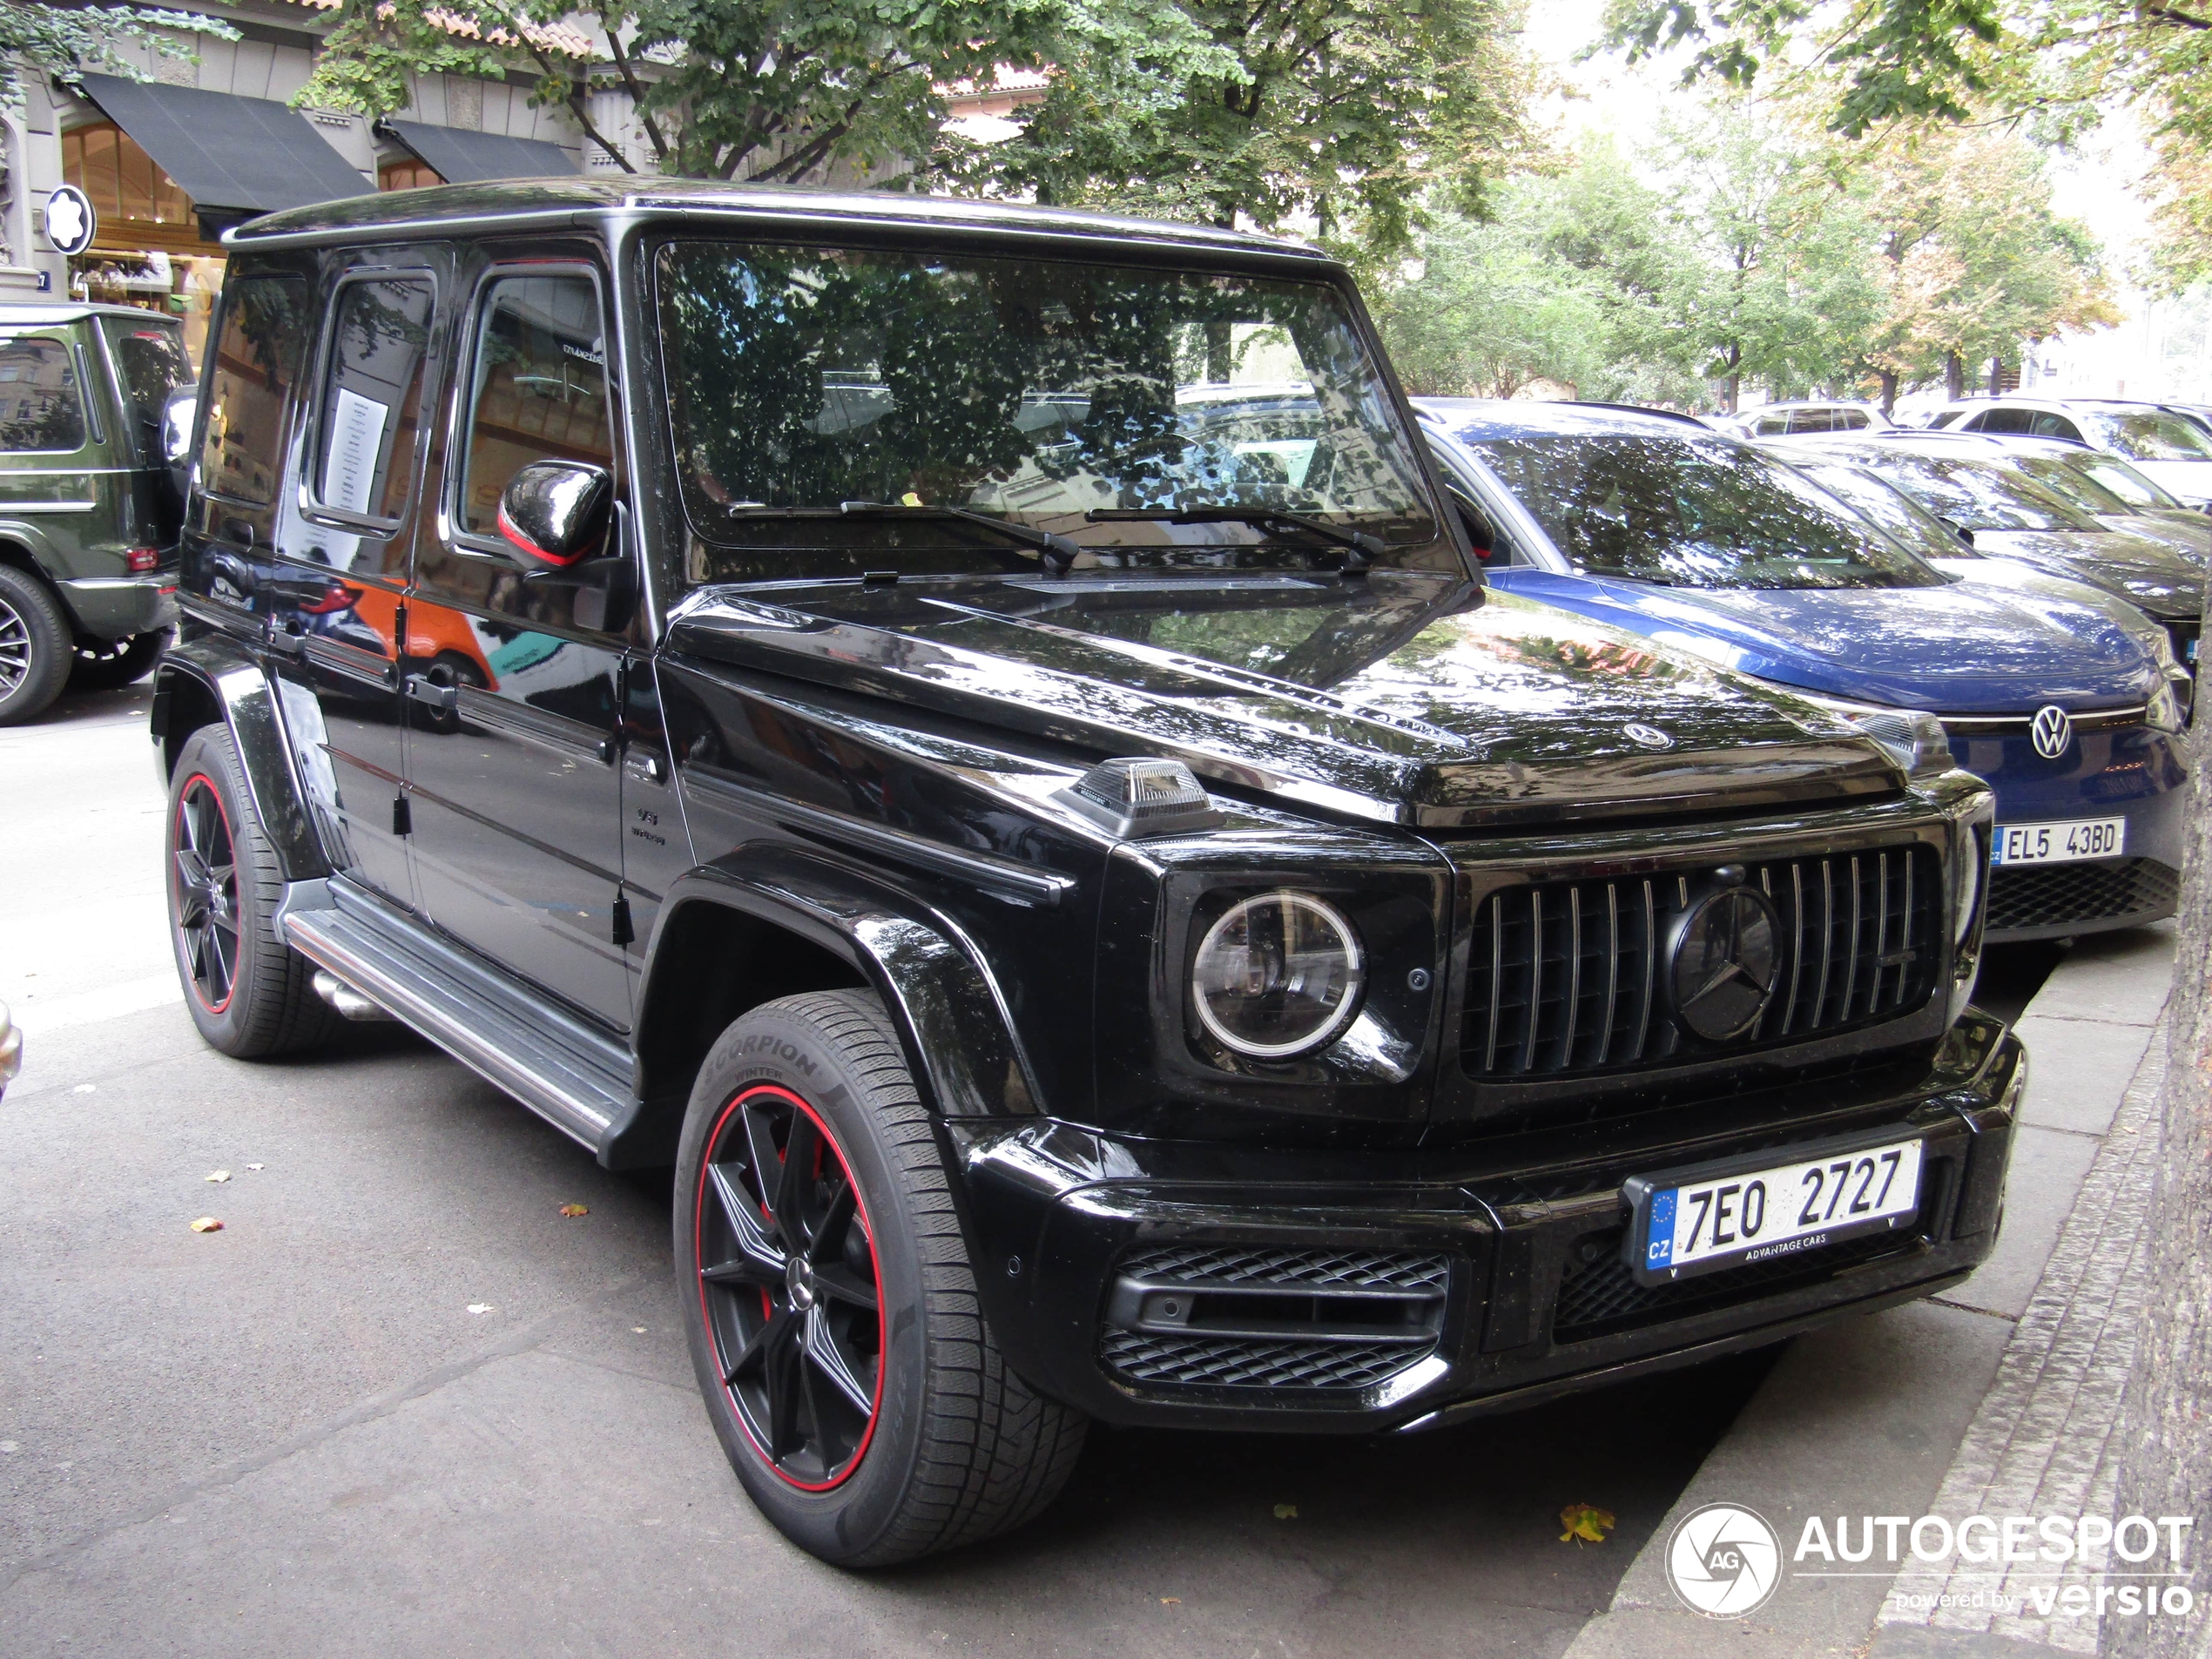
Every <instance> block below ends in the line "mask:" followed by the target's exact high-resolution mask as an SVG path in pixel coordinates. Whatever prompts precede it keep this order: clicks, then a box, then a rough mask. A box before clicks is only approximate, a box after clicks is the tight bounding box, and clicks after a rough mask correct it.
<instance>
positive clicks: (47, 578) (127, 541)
mask: <svg viewBox="0 0 2212 1659" xmlns="http://www.w3.org/2000/svg"><path fill="white" fill-rule="evenodd" d="M197 379H198V376H197V375H196V374H194V372H193V369H192V359H191V357H190V356H189V355H188V354H186V352H185V341H184V331H183V329H182V328H181V327H179V325H178V324H177V322H176V321H175V320H173V319H171V318H168V317H164V316H161V315H158V314H156V313H153V312H151V311H140V310H138V309H135V308H133V307H128V306H96V305H41V306H0V725H16V724H17V723H19V722H21V721H24V720H28V719H30V718H33V717H35V716H36V715H37V714H38V713H39V712H40V711H42V710H44V708H45V707H46V706H47V705H49V704H50V703H51V702H52V701H53V700H54V699H55V698H57V697H59V696H60V695H61V692H62V688H63V687H64V685H75V686H77V687H78V689H80V690H87V691H92V690H103V689H105V688H107V687H110V686H116V685H129V684H130V683H131V682H132V681H133V680H135V679H137V678H139V676H141V675H143V674H144V673H145V671H147V670H148V669H150V668H152V666H153V660H154V658H156V657H157V656H158V655H159V654H160V651H161V642H162V638H163V636H164V634H165V631H166V630H167V628H168V626H169V624H170V623H171V621H172V617H173V611H174V600H173V598H172V595H173V594H174V592H175V590H176V585H177V575H176V545H177V524H178V514H179V505H180V503H179V498H178V496H177V492H176V489H175V486H174V485H173V484H172V482H171V481H170V475H169V471H168V467H167V461H166V456H165V451H164V447H163V441H162V421H163V419H164V417H165V414H166V412H167V408H168V405H169V402H170V401H171V399H172V397H173V396H175V395H177V394H179V393H180V392H184V393H187V394H188V393H189V390H190V388H192V385H193V384H194V382H195V381H196V380H197Z"/></svg>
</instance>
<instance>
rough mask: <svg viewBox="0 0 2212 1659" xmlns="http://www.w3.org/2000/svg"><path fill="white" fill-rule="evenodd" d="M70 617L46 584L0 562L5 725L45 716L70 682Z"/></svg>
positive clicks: (0, 720) (0, 721) (1, 717)
mask: <svg viewBox="0 0 2212 1659" xmlns="http://www.w3.org/2000/svg"><path fill="white" fill-rule="evenodd" d="M74 655H75V651H74V647H73V644H72V642H71V637H70V629H69V619H68V618H67V617H64V615H63V614H62V609H61V606H60V605H59V604H57V603H56V602H55V599H54V596H53V595H52V593H51V592H50V591H48V590H47V588H46V586H45V584H44V583H41V582H39V581H37V579H35V578H34V577H30V576H28V575H26V574H24V572H23V571H21V570H17V569H15V568H14V567H13V566H12V565H7V564H0V725H17V724H18V723H19V722H21V721H24V720H29V719H32V718H36V717H37V715H39V714H41V713H43V712H44V711H45V709H46V708H47V706H48V705H50V704H51V703H52V702H53V700H54V699H55V698H57V697H59V696H60V695H61V694H62V687H63V686H64V685H67V684H68V683H69V665H70V663H71V660H72V659H73V658H74Z"/></svg>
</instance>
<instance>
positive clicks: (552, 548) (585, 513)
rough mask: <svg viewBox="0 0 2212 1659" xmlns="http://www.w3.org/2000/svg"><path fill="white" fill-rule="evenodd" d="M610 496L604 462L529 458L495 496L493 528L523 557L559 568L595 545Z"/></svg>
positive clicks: (601, 533) (604, 533)
mask: <svg viewBox="0 0 2212 1659" xmlns="http://www.w3.org/2000/svg"><path fill="white" fill-rule="evenodd" d="M613 500H614V481H613V480H612V479H610V477H608V476H607V469H605V468H604V467H592V466H586V465H585V464H584V463H583V462H578V461H533V462H530V463H529V465H528V466H527V467H524V468H523V469H522V470H520V471H519V472H517V473H516V475H514V477H513V478H511V479H509V481H508V484H507V489H506V491H505V493H504V494H502V496H500V498H499V533H500V534H501V535H502V536H505V537H506V538H507V540H508V542H509V544H510V545H511V546H512V547H513V548H514V549H515V550H516V552H517V553H520V554H521V555H522V556H523V559H524V560H525V561H527V562H528V563H531V564H535V565H537V566H540V567H550V568H552V569H555V570H559V569H562V568H563V567H565V566H568V565H571V564H574V563H576V562H577V560H579V559H581V558H583V557H585V556H588V555H590V554H591V553H594V552H597V550H598V549H599V546H600V544H601V543H604V541H605V540H606V536H607V518H608V512H609V508H610V505H611V503H612V502H613Z"/></svg>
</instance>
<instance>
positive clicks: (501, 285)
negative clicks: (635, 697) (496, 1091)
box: [402, 260, 634, 1028]
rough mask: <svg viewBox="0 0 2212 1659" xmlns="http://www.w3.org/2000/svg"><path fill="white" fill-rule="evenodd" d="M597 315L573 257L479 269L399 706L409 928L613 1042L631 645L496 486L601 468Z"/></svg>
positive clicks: (609, 463) (608, 460) (419, 560)
mask: <svg viewBox="0 0 2212 1659" xmlns="http://www.w3.org/2000/svg"><path fill="white" fill-rule="evenodd" d="M603 319H604V310H603V305H602V296H601V291H600V282H599V278H598V276H597V273H596V271H595V270H594V268H593V267H592V266H590V265H589V264H587V263H584V262H583V261H582V260H577V262H575V263H563V262H559V261H552V262H544V261H536V262H533V263H531V264H529V265H514V266H502V265H499V264H493V265H491V266H489V267H488V268H486V269H484V270H483V271H482V273H480V275H479V279H478V280H477V281H476V283H475V294H474V299H473V301H472V304H471V306H470V307H469V314H468V317H467V319H466V320H465V322H464V324H463V332H462V335H461V338H462V340H463V341H465V342H466V344H465V346H464V347H463V348H462V362H461V365H460V372H459V374H457V375H456V376H455V388H456V389H455V398H456V399H457V405H456V408H455V420H454V421H453V423H452V426H451V436H450V441H449V442H448V445H447V446H446V452H445V455H444V456H443V472H444V480H445V482H444V488H445V489H446V492H447V494H446V496H445V513H444V525H443V529H442V532H441V533H440V534H439V535H437V536H435V537H434V536H430V535H428V533H426V534H425V536H424V537H423V538H422V541H421V544H420V545H419V546H418V548H417V551H416V560H415V589H414V592H413V595H412V597H411V598H410V600H409V603H408V636H407V637H408V662H407V664H406V665H405V672H404V675H403V685H402V691H403V694H404V696H405V698H406V699H407V703H408V720H409V723H410V725H409V733H410V735H409V741H408V768H407V782H408V791H407V793H408V820H409V822H410V823H411V826H412V830H413V836H412V840H413V846H414V853H415V883H416V890H417V892H418V894H420V899H421V907H422V909H423V912H424V914H426V915H428V918H429V919H430V921H432V922H433V923H435V925H436V926H437V927H440V928H441V929H442V930H443V931H445V932H446V933H448V934H451V935H452V936H453V937H454V938H455V939H457V940H459V941H462V943H464V944H467V945H469V946H471V947H473V948H475V949H476V950H477V951H479V952H481V953H482V954H484V955H486V956H489V957H490V958H491V959H492V960H493V961H496V962H499V963H500V964H502V966H504V967H506V968H509V969H510V970H511V971H512V972H514V973H515V974H519V975H521V976H522V977H523V978H525V979H528V980H530V981H534V982H535V983H536V984H537V985H539V986H541V987H543V988H545V989H546V990H549V991H550V992H552V993H553V994H555V995H556V996H559V997H560V998H562V999H563V1000H564V1001H567V1002H568V1003H570V1004H571V1005H572V1006H573V1007H574V1008H577V1009H578V1010H580V1011H582V1012H583V1013H585V1014H588V1015H593V1016H596V1017H597V1018H598V1019H599V1020H601V1021H603V1022H605V1023H607V1024H609V1025H611V1026H614V1027H616V1028H627V1027H628V1025H629V1023H630V990H629V983H628V977H627V968H626V966H625V961H624V949H623V946H622V944H621V943H620V942H617V933H618V931H619V929H618V927H617V911H618V906H617V898H618V895H619V894H620V892H621V879H622V877H621V872H622V848H621V810H622V801H621V774H620V772H619V771H618V769H617V761H618V759H619V758H620V752H619V744H620V737H621V718H620V716H621V705H620V683H621V670H622V662H623V657H624V651H626V650H627V649H628V648H629V645H630V643H631V642H630V641H629V639H628V637H627V636H626V631H625V630H624V627H623V626H622V625H621V624H622V622H623V620H624V619H622V618H620V617H611V618H610V617H609V616H608V615H607V613H606V601H605V594H604V590H601V589H597V588H595V587H593V586H592V585H590V583H588V582H582V581H579V580H578V579H577V577H575V576H574V575H572V574H570V573H568V572H552V573H538V572H535V571H533V570H529V569H528V568H526V567H525V566H524V565H523V563H521V562H520V561H518V560H517V559H516V557H515V556H513V553H512V550H511V549H510V548H509V546H508V544H507V543H505V542H504V541H502V539H501V537H500V535H499V531H498V523H497V519H498V511H499V500H500V496H501V493H502V490H504V489H505V488H506V485H507V482H508V480H509V479H510V478H511V477H513V475H515V472H516V469H519V468H521V467H522V466H523V465H524V464H525V463H527V462H532V461H542V460H550V459H558V460H570V461H583V462H591V463H593V464H595V465H597V466H602V467H606V468H608V469H610V470H613V469H615V467H616V456H615V444H614V424H615V422H614V415H615V411H614V407H613V392H614V388H613V387H612V385H611V383H610V376H609V373H608V368H607V361H606V343H607V334H606V331H605V327H604V320H603ZM620 485H621V480H620V475H619V472H618V471H617V493H618V494H619V490H620ZM631 556H634V554H632V555H631ZM610 620H611V621H613V622H615V623H616V624H617V626H616V627H614V628H611V629H610V627H609V626H607V625H606V624H608V623H609V622H610Z"/></svg>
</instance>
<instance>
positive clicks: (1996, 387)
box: [1989, 357, 2005, 397]
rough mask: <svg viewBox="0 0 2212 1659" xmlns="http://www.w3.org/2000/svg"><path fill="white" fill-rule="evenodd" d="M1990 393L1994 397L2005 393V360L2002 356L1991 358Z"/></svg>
mask: <svg viewBox="0 0 2212 1659" xmlns="http://www.w3.org/2000/svg"><path fill="white" fill-rule="evenodd" d="M1989 395H1990V396H1992V397H2002V396H2004V395H2005V360H2004V359H2003V358H2002V357H1993V358H1991V359H1990V360H1989Z"/></svg>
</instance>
